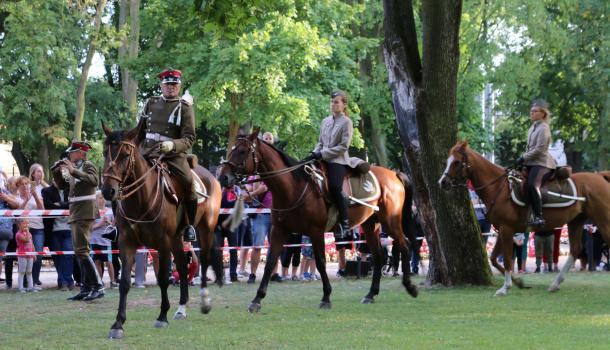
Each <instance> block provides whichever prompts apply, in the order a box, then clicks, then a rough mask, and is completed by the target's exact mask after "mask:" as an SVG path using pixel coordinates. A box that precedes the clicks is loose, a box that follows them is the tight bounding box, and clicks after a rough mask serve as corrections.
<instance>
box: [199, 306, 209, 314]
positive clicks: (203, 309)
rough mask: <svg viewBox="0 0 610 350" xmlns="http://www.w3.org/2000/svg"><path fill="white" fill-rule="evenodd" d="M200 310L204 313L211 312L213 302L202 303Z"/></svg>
mask: <svg viewBox="0 0 610 350" xmlns="http://www.w3.org/2000/svg"><path fill="white" fill-rule="evenodd" d="M199 310H200V311H201V313H202V314H206V315H207V314H209V313H210V311H211V310H212V303H208V304H201V307H200V308H199Z"/></svg>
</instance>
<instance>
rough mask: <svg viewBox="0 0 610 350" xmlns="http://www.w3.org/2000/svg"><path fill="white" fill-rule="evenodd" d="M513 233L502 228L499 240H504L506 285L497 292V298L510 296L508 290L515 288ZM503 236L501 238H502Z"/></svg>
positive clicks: (503, 252)
mask: <svg viewBox="0 0 610 350" xmlns="http://www.w3.org/2000/svg"><path fill="white" fill-rule="evenodd" d="M513 233H514V232H513V231H512V230H510V229H507V228H505V227H501V228H500V233H499V237H498V239H501V240H502V247H501V249H502V255H503V257H504V261H503V263H504V284H503V285H502V287H501V288H500V289H498V290H497V291H496V296H504V295H507V294H508V290H509V289H510V288H511V287H512V286H513V281H512V272H513V271H512V268H513V245H512V239H513ZM500 236H501V237H500Z"/></svg>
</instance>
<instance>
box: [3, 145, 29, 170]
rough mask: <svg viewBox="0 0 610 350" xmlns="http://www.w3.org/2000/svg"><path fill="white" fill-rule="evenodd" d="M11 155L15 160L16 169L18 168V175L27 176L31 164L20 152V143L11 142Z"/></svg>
mask: <svg viewBox="0 0 610 350" xmlns="http://www.w3.org/2000/svg"><path fill="white" fill-rule="evenodd" d="M11 154H12V155H13V158H14V159H15V163H17V168H19V174H21V175H26V176H27V175H28V170H29V168H30V165H31V164H30V160H29V159H28V158H27V157H26V156H25V154H23V151H22V150H21V143H19V142H13V147H12V148H11ZM7 174H8V172H7Z"/></svg>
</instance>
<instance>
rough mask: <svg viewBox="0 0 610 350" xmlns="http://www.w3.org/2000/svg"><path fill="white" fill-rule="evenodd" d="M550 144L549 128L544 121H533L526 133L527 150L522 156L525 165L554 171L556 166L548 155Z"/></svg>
mask: <svg viewBox="0 0 610 350" xmlns="http://www.w3.org/2000/svg"><path fill="white" fill-rule="evenodd" d="M550 144H551V128H550V127H549V124H548V123H547V122H545V121H542V120H538V121H535V122H534V123H533V124H532V126H530V128H529V131H528V132H527V148H526V152H525V153H524V154H523V159H525V163H524V164H525V165H528V166H542V167H545V168H548V169H555V168H556V167H557V164H556V163H555V159H554V158H553V156H551V154H550V153H549V145H550Z"/></svg>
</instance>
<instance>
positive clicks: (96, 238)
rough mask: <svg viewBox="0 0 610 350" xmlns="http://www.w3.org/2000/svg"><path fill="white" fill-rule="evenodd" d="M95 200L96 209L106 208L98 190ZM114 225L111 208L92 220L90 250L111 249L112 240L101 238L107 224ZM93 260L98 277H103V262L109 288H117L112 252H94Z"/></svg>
mask: <svg viewBox="0 0 610 350" xmlns="http://www.w3.org/2000/svg"><path fill="white" fill-rule="evenodd" d="M95 202H96V204H97V209H98V210H103V209H106V200H105V199H104V196H102V194H101V193H100V192H98V193H97V194H96V199H95ZM112 225H114V216H113V215H112V210H106V212H105V213H104V214H103V215H100V216H99V217H98V218H96V219H95V221H94V222H93V227H92V229H91V239H90V243H91V250H111V249H112V242H110V241H109V240H107V239H105V238H102V233H104V232H105V230H106V228H107V227H108V226H112ZM93 261H95V267H96V268H97V272H98V273H99V275H100V277H101V278H103V277H104V264H105V265H106V268H107V269H108V277H109V278H110V288H113V289H115V288H118V286H119V285H118V283H116V281H115V280H114V276H115V274H114V265H112V253H103V254H94V255H93Z"/></svg>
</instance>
